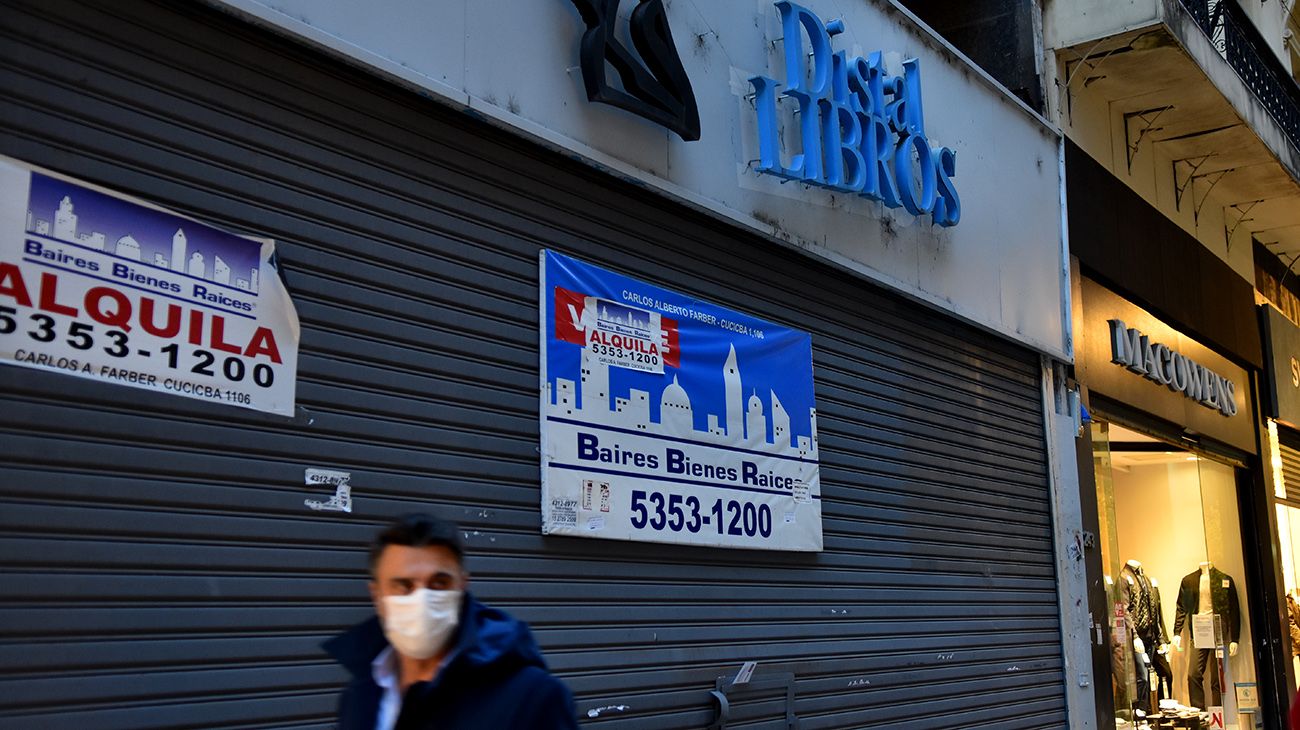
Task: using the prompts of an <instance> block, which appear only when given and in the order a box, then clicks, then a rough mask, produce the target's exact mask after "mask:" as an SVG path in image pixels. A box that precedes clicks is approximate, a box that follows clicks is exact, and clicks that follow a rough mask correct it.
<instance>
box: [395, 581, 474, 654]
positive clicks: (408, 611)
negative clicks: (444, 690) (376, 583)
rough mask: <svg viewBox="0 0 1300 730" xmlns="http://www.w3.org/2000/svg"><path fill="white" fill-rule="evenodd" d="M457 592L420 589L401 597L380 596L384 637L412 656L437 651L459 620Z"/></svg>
mask: <svg viewBox="0 0 1300 730" xmlns="http://www.w3.org/2000/svg"><path fill="white" fill-rule="evenodd" d="M460 599H461V591H432V590H429V589H428V588H420V589H417V590H415V591H414V592H412V593H408V594H407V595H405V596H384V599H383V600H384V617H383V624H384V636H386V637H388V643H390V644H392V645H393V648H394V649H396V650H397V651H398V652H399V653H401V654H403V655H405V656H408V657H410V658H412V659H428V658H429V657H431V656H433V655H434V654H437V653H438V652H439V651H440V650H441V649H442V648H443V647H444V646H446V645H447V640H448V639H450V638H451V635H452V633H453V632H455V631H456V626H457V625H458V624H459V623H460Z"/></svg>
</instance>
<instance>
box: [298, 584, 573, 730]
mask: <svg viewBox="0 0 1300 730" xmlns="http://www.w3.org/2000/svg"><path fill="white" fill-rule="evenodd" d="M455 642H456V646H455V648H454V649H453V650H452V652H451V654H450V655H449V656H448V658H447V661H446V662H445V663H444V664H443V666H442V669H441V670H440V671H439V672H438V675H437V676H436V677H434V678H433V681H432V682H417V683H415V684H413V685H411V687H410V688H409V689H408V690H407V691H406V695H405V696H404V697H403V698H402V712H401V715H400V716H399V717H398V718H397V725H396V727H395V730H434V729H435V728H436V730H572V729H576V728H577V727H578V724H577V720H576V713H575V712H574V708H573V697H572V696H571V695H570V694H569V690H568V688H567V687H565V686H564V684H563V683H562V682H560V680H558V679H556V678H555V677H553V676H551V674H550V673H549V672H547V671H546V662H545V661H544V660H543V659H542V653H541V650H540V649H538V647H537V643H536V642H534V641H533V636H532V633H531V632H529V630H528V625H527V624H525V623H523V622H522V621H518V620H516V619H514V618H512V617H511V616H510V615H509V614H507V613H505V612H504V611H499V610H497V609H495V608H489V607H488V606H485V605H483V604H482V603H479V602H478V601H476V600H474V598H473V597H472V596H470V595H469V594H468V593H466V594H465V599H464V603H463V604H462V605H461V610H460V628H459V629H458V630H457V635H456V639H455ZM387 646H388V640H387V639H385V638H384V632H383V629H382V628H381V627H380V625H379V619H378V618H376V617H372V618H370V619H369V620H367V621H364V622H362V623H360V624H357V625H356V626H353V627H352V628H351V629H348V630H347V631H345V632H343V633H342V634H340V635H338V636H336V637H334V638H333V639H330V640H329V641H327V642H325V644H324V647H325V650H326V651H327V652H329V654H330V655H331V656H333V657H334V658H335V659H336V660H337V661H338V662H339V663H340V664H342V665H343V666H344V667H345V668H346V669H347V670H348V671H349V672H351V673H352V680H351V681H350V682H349V683H348V685H347V686H346V687H344V688H343V693H342V694H341V695H340V696H339V724H338V727H339V730H374V727H375V719H376V717H377V716H378V714H379V701H380V698H381V697H382V694H383V693H382V690H381V689H380V688H379V685H378V684H375V680H374V677H373V676H372V675H371V670H370V663H371V662H372V661H374V659H375V657H377V656H379V653H380V652H381V651H383V650H384V648H385V647H387Z"/></svg>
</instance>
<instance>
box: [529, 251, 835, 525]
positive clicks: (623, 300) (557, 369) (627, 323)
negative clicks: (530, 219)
mask: <svg viewBox="0 0 1300 730" xmlns="http://www.w3.org/2000/svg"><path fill="white" fill-rule="evenodd" d="M541 282H542V283H541V301H542V307H541V314H542V322H541V335H542V404H541V414H542V529H543V531H544V532H546V533H548V534H559V535H577V536H583V537H605V538H613V539H620V540H645V541H651V542H671V543H688V544H693V545H715V546H724V547H737V548H758V549H768V550H821V548H822V529H821V485H820V481H819V471H818V455H817V412H816V408H815V405H814V401H813V380H812V340H811V338H810V337H809V335H808V333H806V332H800V331H797V330H792V329H789V328H786V327H780V326H777V325H774V324H772V323H770V322H764V321H761V320H757V319H754V318H753V317H749V316H747V315H744V314H740V313H738V312H733V311H731V310H728V309H724V308H722V307H718V306H716V305H713V304H708V303H705V302H700V301H697V300H694V299H691V298H689V297H685V296H682V295H680V294H676V293H674V292H670V291H668V290H665V289H661V288H659V287H655V286H651V285H650V284H645V283H643V282H640V281H637V280H635V279H631V278H628V277H625V276H620V275H618V274H614V273H612V272H609V271H605V270H604V269H599V268H596V267H594V266H591V265H589V264H585V263H582V262H581V261H577V260H575V259H571V258H568V257H565V256H561V255H558V254H554V253H551V252H543V254H542V276H541Z"/></svg>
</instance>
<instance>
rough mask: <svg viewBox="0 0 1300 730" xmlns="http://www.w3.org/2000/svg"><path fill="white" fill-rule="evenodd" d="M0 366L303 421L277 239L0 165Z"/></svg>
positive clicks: (292, 321)
mask: <svg viewBox="0 0 1300 730" xmlns="http://www.w3.org/2000/svg"><path fill="white" fill-rule="evenodd" d="M0 191H3V192H0V361H3V362H5V363H8V364H11V365H18V366H22V367H30V368H38V369H41V370H49V371H53V372H58V373H65V374H68V375H75V376H78V377H82V378H90V379H93V380H99V381H101V382H104V383H112V384H116V385H127V386H131V387H135V388H145V389H147V390H154V391H158V392H162V393H168V394H171V395H179V396H183V397H186V398H195V399H198V400H202V401H207V402H209V403H224V404H226V405H232V406H240V407H243V408H252V409H255V410H259V411H267V412H270V413H278V414H281V415H285V416H291V415H293V408H294V387H295V382H296V380H297V369H298V364H297V363H298V315H297V313H296V312H295V311H294V308H293V303H292V302H291V301H290V300H289V295H288V293H287V292H286V291H285V289H284V286H283V285H282V284H281V281H280V277H279V274H278V272H277V271H276V268H275V266H274V264H273V261H274V259H273V256H274V253H275V243H274V241H271V240H269V239H259V238H248V237H244V236H236V235H233V234H230V233H226V232H224V231H220V230H217V229H215V228H212V227H211V226H207V225H204V224H202V223H199V222H197V221H195V220H193V219H191V218H187V217H185V216H181V215H178V214H176V213H172V212H169V211H166V210H164V209H162V208H159V207H157V206H153V205H150V204H148V203H145V202H142V201H139V200H135V199H133V198H129V197H127V196H124V195H119V194H117V193H114V192H111V191H108V190H105V189H103V188H100V187H96V186H94V185H90V184H87V183H82V182H78V181H76V180H73V179H71V178H68V177H64V176H61V175H56V174H54V173H50V172H47V171H44V170H38V169H35V168H31V167H29V166H26V165H23V164H21V163H18V162H15V161H13V160H7V159H0Z"/></svg>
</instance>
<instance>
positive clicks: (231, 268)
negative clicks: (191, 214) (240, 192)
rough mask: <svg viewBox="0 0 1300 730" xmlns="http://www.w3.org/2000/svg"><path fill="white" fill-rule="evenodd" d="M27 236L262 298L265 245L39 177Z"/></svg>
mask: <svg viewBox="0 0 1300 730" xmlns="http://www.w3.org/2000/svg"><path fill="white" fill-rule="evenodd" d="M26 225H27V232H28V233H29V234H33V235H35V236H38V237H44V238H49V239H54V240H56V241H60V242H64V243H70V244H73V245H76V246H81V247H83V248H88V249H91V250H95V251H102V252H103V253H105V254H108V255H110V256H114V257H116V258H119V259H124V260H127V261H133V262H138V263H140V264H143V265H144V266H148V267H151V268H154V269H163V270H167V271H171V272H173V273H176V274H181V275H183V276H187V277H189V278H196V279H201V280H203V281H207V282H211V283H213V284H219V285H222V286H225V287H229V288H231V289H235V290H238V291H242V292H245V293H248V294H256V293H257V291H258V285H259V278H260V275H261V252H262V244H261V243H259V242H257V241H250V240H248V239H245V238H241V237H239V236H235V235H232V234H229V233H225V232H224V231H219V230H217V229H215V228H211V227H209V226H205V225H203V224H201V223H197V222H195V221H189V220H185V219H181V218H177V217H176V216H174V215H171V214H169V213H164V212H162V211H158V210H154V209H152V208H148V207H145V206H141V205H136V204H134V203H131V202H129V201H126V200H122V199H120V198H116V197H113V196H110V195H105V194H103V193H100V192H98V191H96V190H92V189H90V188H86V187H82V186H80V185H77V184H76V183H71V182H67V181H64V180H59V179H57V178H53V177H49V176H47V175H42V174H41V173H39V172H35V171H33V172H32V174H31V189H30V193H29V195H28V203H27V224H26Z"/></svg>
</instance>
